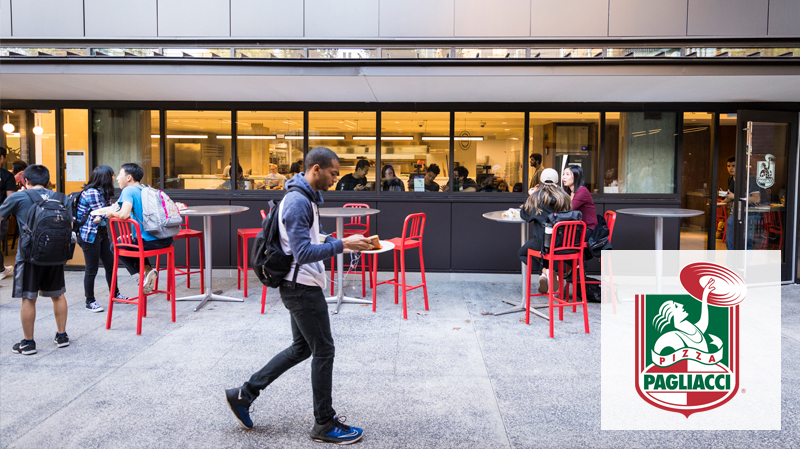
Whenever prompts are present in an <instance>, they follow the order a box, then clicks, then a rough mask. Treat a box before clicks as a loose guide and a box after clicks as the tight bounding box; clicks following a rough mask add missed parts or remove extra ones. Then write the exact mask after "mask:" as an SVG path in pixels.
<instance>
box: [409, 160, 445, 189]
mask: <svg viewBox="0 0 800 449" xmlns="http://www.w3.org/2000/svg"><path fill="white" fill-rule="evenodd" d="M441 172H442V171H441V169H439V166H438V165H436V164H431V165H429V166H428V168H427V169H425V174H424V175H423V174H422V173H417V172H415V173H411V174H410V175H409V176H408V190H409V191H414V180H415V179H418V178H423V179H424V182H423V186H424V189H425V191H426V192H438V191H439V190H440V187H439V184H438V183H436V182H435V181H434V180H435V179H436V177H437V176H439V173H441Z"/></svg>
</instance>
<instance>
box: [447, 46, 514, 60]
mask: <svg viewBox="0 0 800 449" xmlns="http://www.w3.org/2000/svg"><path fill="white" fill-rule="evenodd" d="M524 57H525V49H524V48H456V58H524Z"/></svg>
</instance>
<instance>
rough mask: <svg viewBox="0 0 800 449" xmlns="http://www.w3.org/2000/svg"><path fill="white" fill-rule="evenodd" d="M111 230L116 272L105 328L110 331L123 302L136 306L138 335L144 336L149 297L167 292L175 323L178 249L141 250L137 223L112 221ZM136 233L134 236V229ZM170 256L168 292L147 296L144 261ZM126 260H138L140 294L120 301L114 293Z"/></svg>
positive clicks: (113, 277) (152, 293)
mask: <svg viewBox="0 0 800 449" xmlns="http://www.w3.org/2000/svg"><path fill="white" fill-rule="evenodd" d="M109 229H111V243H112V245H113V246H114V271H113V274H112V276H111V288H110V289H109V292H110V293H109V300H108V317H107V318H106V329H111V315H112V313H113V311H114V303H115V302H124V303H128V304H136V305H137V313H136V335H141V334H142V318H145V317H147V297H148V296H151V295H155V294H157V293H165V294H166V295H167V300H168V301H170V302H171V303H172V304H171V306H172V322H173V323H174V322H175V296H176V295H175V248H173V247H172V246H170V247H167V248H162V249H154V250H149V251H145V250H144V248H143V247H142V241H141V240H139V239H137V240H136V241H134V239H133V236H134V235H141V230H140V229H139V223H137V222H136V221H134V220H121V219H119V218H112V219H111V221H110V222H109ZM132 229H133V230H135V231H136V232H135V233H131V230H132ZM162 255H163V256H167V268H166V271H167V273H168V277H167V290H165V291H162V290H158V289H157V288H156V289H155V290H153V292H151V293H148V294H145V293H144V278H145V276H144V270H145V267H144V259H145V258H146V257H152V256H156V257H160V256H162ZM120 256H124V257H137V258H138V259H139V294H138V295H137V296H136V297H133V298H128V299H119V298H115V297H114V292H115V291H116V287H117V270H118V268H119V258H120Z"/></svg>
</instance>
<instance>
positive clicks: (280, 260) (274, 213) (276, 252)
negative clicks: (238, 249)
mask: <svg viewBox="0 0 800 449" xmlns="http://www.w3.org/2000/svg"><path fill="white" fill-rule="evenodd" d="M291 191H295V192H300V193H302V194H303V196H305V197H306V198H308V199H309V200H310V201H311V202H312V203H313V202H314V200H313V199H312V198H310V197H309V196H308V193H307V192H306V191H305V190H303V189H301V188H299V187H297V186H291V187H289V189H288V190H287V193H288V192H291ZM280 201H281V200H278V201H277V202H276V201H274V200H270V202H269V214H267V218H265V219H264V221H263V222H262V223H261V231H259V232H258V235H256V239H255V242H253V246H252V249H251V250H250V255H249V256H250V266H251V267H252V268H253V271H254V272H255V273H256V277H257V278H258V280H259V281H261V283H262V284H264V285H266V286H267V287H270V288H277V287H279V286H280V285H281V282H283V279H284V278H285V277H286V275H287V274H289V272H290V271H291V270H292V262H293V261H294V256H293V255H291V254H286V253H285V252H283V248H281V235H280V227H279V222H278V215H279V213H278V212H279V210H280V208H279V207H278V205H279V204H280ZM312 223H313V219H312ZM299 271H300V264H299V263H298V264H297V267H296V269H295V270H294V277H293V279H292V282H294V283H295V284H296V283H297V273H298V272H299Z"/></svg>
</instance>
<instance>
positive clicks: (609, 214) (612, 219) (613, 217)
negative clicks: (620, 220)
mask: <svg viewBox="0 0 800 449" xmlns="http://www.w3.org/2000/svg"><path fill="white" fill-rule="evenodd" d="M603 218H605V220H606V226H608V242H609V243H611V238H612V237H613V236H614V224H616V222H617V213H616V212H614V211H611V210H607V211H606V213H605V214H603ZM584 262H585V261H584V260H581V263H584ZM604 263H605V262H604V259H600V264H601V274H602V264H604ZM585 274H586V273H585V272H584V275H585ZM608 275H609V282H610V284H609V287H608V288H609V291H610V292H611V305H612V307H613V308H614V313H617V303H616V301H615V300H614V272H613V271H612V270H611V264H609V265H608ZM583 283H584V284H601V285H602V279H601V280H600V281H587V280H586V279H584V280H583ZM571 285H575V284H571ZM575 312H576V306H572V313H575Z"/></svg>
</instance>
